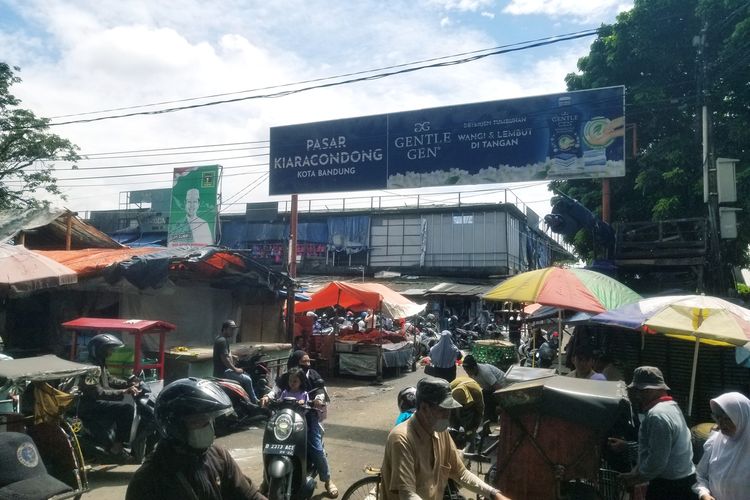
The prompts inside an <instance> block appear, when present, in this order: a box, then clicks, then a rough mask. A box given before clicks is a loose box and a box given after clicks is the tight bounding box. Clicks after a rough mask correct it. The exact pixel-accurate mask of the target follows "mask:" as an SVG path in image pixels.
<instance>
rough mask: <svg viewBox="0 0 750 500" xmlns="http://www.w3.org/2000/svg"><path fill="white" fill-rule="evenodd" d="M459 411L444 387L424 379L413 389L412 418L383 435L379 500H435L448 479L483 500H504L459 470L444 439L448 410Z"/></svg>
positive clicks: (447, 439)
mask: <svg viewBox="0 0 750 500" xmlns="http://www.w3.org/2000/svg"><path fill="white" fill-rule="evenodd" d="M460 407H461V404H460V403H459V402H458V401H456V400H455V399H453V397H452V396H451V388H450V385H449V384H448V382H447V381H445V380H443V379H439V378H435V377H425V378H423V379H422V380H420V381H419V382H418V383H417V411H416V413H415V414H414V417H412V418H410V419H409V420H407V421H406V422H403V423H401V424H399V425H397V426H396V427H394V428H393V430H391V432H390V434H388V441H387V443H386V445H385V457H384V458H383V468H382V487H383V498H384V500H401V499H417V500H419V499H422V500H440V499H442V498H443V491H444V490H445V486H446V485H447V484H448V479H453V480H454V481H456V482H457V483H459V484H460V485H461V486H463V487H465V488H467V489H469V490H471V491H473V492H475V493H478V494H480V495H484V496H485V497H487V498H491V499H493V500H507V497H505V496H503V495H502V494H501V493H500V492H499V491H498V490H496V489H495V488H493V487H492V486H490V485H488V484H486V483H485V482H484V481H482V480H481V479H479V478H478V477H477V476H475V475H474V474H472V473H471V472H469V471H468V470H467V469H466V467H465V466H464V464H463V460H462V459H461V455H460V454H459V452H458V450H457V449H456V445H455V444H453V441H452V440H451V437H450V435H449V434H448V421H449V419H450V413H451V410H452V409H454V408H460Z"/></svg>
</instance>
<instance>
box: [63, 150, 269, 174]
mask: <svg viewBox="0 0 750 500" xmlns="http://www.w3.org/2000/svg"><path fill="white" fill-rule="evenodd" d="M259 156H268V153H260V154H256V155H241V156H228V157H225V158H202V159H198V160H180V161H167V162H160V163H133V164H131V165H108V166H103V167H79V168H69V169H55V171H56V172H82V171H86V170H110V169H118V168H142V167H159V166H162V165H185V164H186V163H205V164H210V163H217V162H220V161H227V160H244V159H245V158H257V157H259ZM104 159H107V158H104ZM186 166H190V165H186Z"/></svg>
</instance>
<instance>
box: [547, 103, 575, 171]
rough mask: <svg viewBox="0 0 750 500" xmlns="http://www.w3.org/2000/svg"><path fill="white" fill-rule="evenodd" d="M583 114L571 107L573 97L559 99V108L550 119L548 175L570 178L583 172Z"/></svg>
mask: <svg viewBox="0 0 750 500" xmlns="http://www.w3.org/2000/svg"><path fill="white" fill-rule="evenodd" d="M580 127H581V113H580V112H578V110H577V109H576V108H575V107H574V106H571V97H570V96H567V95H564V96H560V97H558V98H557V108H556V109H555V110H554V111H553V112H552V115H551V116H550V119H549V140H550V144H549V157H550V162H551V166H550V169H549V171H548V172H547V175H549V176H554V177H570V176H575V175H576V174H580V173H581V172H582V171H583V166H582V165H581V161H580V157H581V138H580Z"/></svg>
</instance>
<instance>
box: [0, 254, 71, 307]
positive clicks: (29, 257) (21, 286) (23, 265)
mask: <svg viewBox="0 0 750 500" xmlns="http://www.w3.org/2000/svg"><path fill="white" fill-rule="evenodd" d="M77 281H78V275H77V274H76V272H75V271H73V270H72V269H70V268H69V267H66V266H64V265H62V264H60V263H58V262H56V261H54V260H52V259H50V258H49V257H45V256H43V255H40V254H38V253H36V252H32V251H31V250H29V249H27V248H25V247H23V246H19V245H6V244H0V296H14V295H23V294H27V293H31V292H34V291H37V290H43V289H45V288H54V287H58V286H61V285H70V284H73V283H76V282H77Z"/></svg>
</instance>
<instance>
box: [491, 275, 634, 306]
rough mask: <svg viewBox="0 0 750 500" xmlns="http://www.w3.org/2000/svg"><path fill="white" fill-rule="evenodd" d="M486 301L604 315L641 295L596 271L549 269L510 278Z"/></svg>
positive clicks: (492, 291) (498, 286)
mask: <svg viewBox="0 0 750 500" xmlns="http://www.w3.org/2000/svg"><path fill="white" fill-rule="evenodd" d="M482 298H483V299H484V300H490V301H499V300H512V301H513V302H522V303H525V304H533V303H534V302H536V303H539V304H541V305H543V306H554V307H558V308H560V309H572V310H574V311H583V312H590V313H601V312H604V311H608V310H610V309H614V308H617V307H621V306H624V305H625V304H630V303H633V302H636V301H638V300H639V299H640V298H641V296H640V295H638V294H637V293H635V292H634V291H633V290H631V289H630V288H628V287H626V286H625V285H623V284H622V283H620V282H619V281H617V280H615V279H612V278H610V277H609V276H605V275H604V274H601V273H597V272H596V271H589V270H587V269H566V268H562V267H546V268H544V269H537V270H535V271H528V272H525V273H521V274H517V275H516V276H513V277H512V278H508V279H507V280H505V281H503V282H502V283H500V284H499V285H497V286H496V287H495V288H493V289H492V290H490V291H489V292H487V293H486V294H485V295H484V296H483V297H482Z"/></svg>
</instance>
